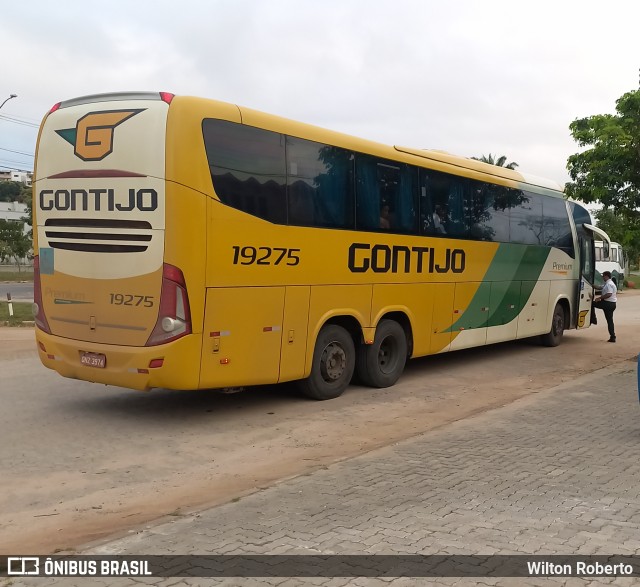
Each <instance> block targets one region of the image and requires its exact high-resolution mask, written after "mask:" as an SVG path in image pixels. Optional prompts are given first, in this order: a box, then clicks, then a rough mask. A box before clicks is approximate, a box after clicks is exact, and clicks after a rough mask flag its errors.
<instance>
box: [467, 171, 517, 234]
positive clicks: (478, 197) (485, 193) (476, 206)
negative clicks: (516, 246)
mask: <svg viewBox="0 0 640 587" xmlns="http://www.w3.org/2000/svg"><path fill="white" fill-rule="evenodd" d="M508 196H509V188H506V187H503V186H499V185H492V184H488V183H483V182H480V181H472V182H470V191H469V223H470V224H469V227H470V232H469V236H470V237H471V238H473V239H475V240H487V241H498V242H509V203H508V200H509V197H508Z"/></svg>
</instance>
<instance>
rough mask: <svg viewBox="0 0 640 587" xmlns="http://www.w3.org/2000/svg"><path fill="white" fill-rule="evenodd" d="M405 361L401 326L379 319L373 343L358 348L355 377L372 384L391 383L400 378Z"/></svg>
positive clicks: (383, 385)
mask: <svg viewBox="0 0 640 587" xmlns="http://www.w3.org/2000/svg"><path fill="white" fill-rule="evenodd" d="M406 362H407V337H406V335H405V332H404V329H403V328H402V326H400V324H398V323H397V322H395V321H393V320H381V321H380V324H378V328H376V337H375V339H374V341H373V344H367V345H364V344H363V345H360V347H359V348H358V358H357V361H356V370H357V375H358V379H360V381H362V382H363V383H364V384H365V385H369V386H371V387H391V386H392V385H393V384H394V383H395V382H396V381H398V379H400V375H402V372H403V371H404V366H405V363H406Z"/></svg>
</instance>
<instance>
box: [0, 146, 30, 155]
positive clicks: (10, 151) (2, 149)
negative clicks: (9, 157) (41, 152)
mask: <svg viewBox="0 0 640 587" xmlns="http://www.w3.org/2000/svg"><path fill="white" fill-rule="evenodd" d="M0 151H9V153H17V154H18V155H26V156H27V157H34V155H32V154H31V153H24V152H23V151H14V150H13V149H5V148H3V147H0Z"/></svg>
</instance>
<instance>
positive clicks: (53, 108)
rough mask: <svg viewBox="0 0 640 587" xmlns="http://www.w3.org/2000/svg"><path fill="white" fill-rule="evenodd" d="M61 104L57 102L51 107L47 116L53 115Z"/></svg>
mask: <svg viewBox="0 0 640 587" xmlns="http://www.w3.org/2000/svg"><path fill="white" fill-rule="evenodd" d="M61 104H62V102H58V103H57V104H54V105H53V106H51V110H49V114H53V113H54V112H55V111H56V110H57V109H58V108H60V105H61Z"/></svg>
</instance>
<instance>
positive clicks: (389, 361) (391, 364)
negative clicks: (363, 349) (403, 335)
mask: <svg viewBox="0 0 640 587" xmlns="http://www.w3.org/2000/svg"><path fill="white" fill-rule="evenodd" d="M397 363H398V343H397V341H396V339H395V337H393V336H387V337H386V338H385V339H384V340H383V341H382V343H381V344H380V349H379V350H378V369H379V370H380V372H381V373H384V374H385V375H388V374H389V373H391V372H393V370H394V369H395V368H396V364H397Z"/></svg>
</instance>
